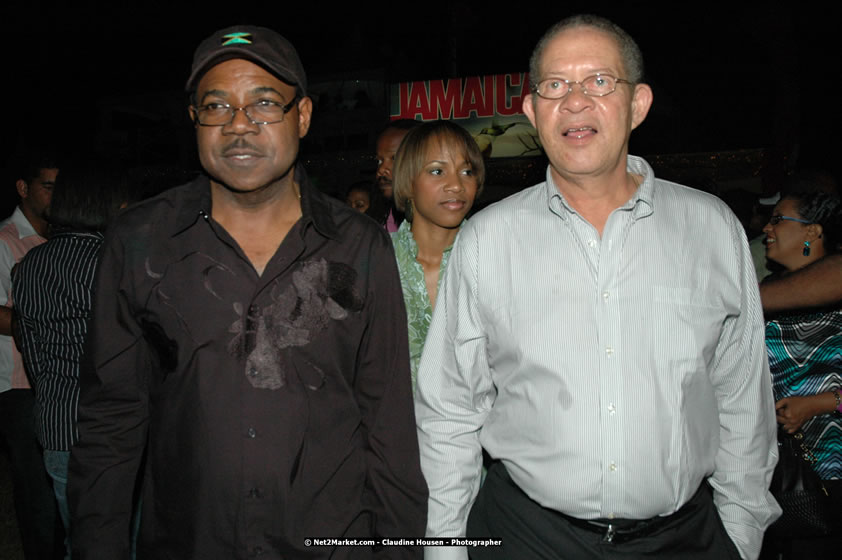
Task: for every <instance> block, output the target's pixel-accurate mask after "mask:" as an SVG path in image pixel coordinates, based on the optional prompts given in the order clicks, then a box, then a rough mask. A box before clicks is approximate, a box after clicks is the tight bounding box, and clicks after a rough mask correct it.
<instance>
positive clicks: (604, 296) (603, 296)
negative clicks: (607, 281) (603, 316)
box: [602, 292, 611, 301]
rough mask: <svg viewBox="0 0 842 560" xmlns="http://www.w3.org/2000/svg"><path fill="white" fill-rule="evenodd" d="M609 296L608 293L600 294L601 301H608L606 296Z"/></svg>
mask: <svg viewBox="0 0 842 560" xmlns="http://www.w3.org/2000/svg"><path fill="white" fill-rule="evenodd" d="M610 295H611V294H609V293H608V292H602V299H604V300H605V301H608V296H610Z"/></svg>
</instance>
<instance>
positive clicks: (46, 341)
mask: <svg viewBox="0 0 842 560" xmlns="http://www.w3.org/2000/svg"><path fill="white" fill-rule="evenodd" d="M102 239H103V237H102V234H101V233H81V232H78V233H77V232H74V233H58V234H56V235H53V236H52V237H51V238H50V239H49V240H48V241H47V242H46V243H45V244H43V245H40V246H38V247H35V248H34V249H32V250H31V251H30V252H29V253H28V254H27V255H26V257H24V259H23V260H22V261H21V262H20V263H19V264H18V266H17V267H16V268H15V270H14V274H13V278H12V280H13V288H12V289H13V290H14V298H15V311H16V313H17V316H18V329H19V331H20V338H21V354H22V355H23V362H24V366H25V367H26V372H27V375H29V378H30V379H31V380H32V384H33V387H34V389H35V398H36V403H37V406H36V422H37V433H38V441H40V442H41V445H42V446H43V447H44V448H45V449H53V450H59V451H68V450H70V447H71V446H72V445H73V443H75V441H76V439H77V438H78V435H77V430H76V407H77V404H78V401H79V366H80V362H81V359H82V352H83V347H84V344H85V338H86V336H87V333H88V321H89V319H90V315H91V297H92V294H93V284H94V271H95V270H96V265H97V262H98V258H99V248H100V246H101V245H102Z"/></svg>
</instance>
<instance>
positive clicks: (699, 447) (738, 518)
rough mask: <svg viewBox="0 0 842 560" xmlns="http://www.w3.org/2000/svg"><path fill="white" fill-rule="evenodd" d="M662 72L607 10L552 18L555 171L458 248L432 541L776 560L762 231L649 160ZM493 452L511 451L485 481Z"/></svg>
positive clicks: (494, 211)
mask: <svg viewBox="0 0 842 560" xmlns="http://www.w3.org/2000/svg"><path fill="white" fill-rule="evenodd" d="M642 73H643V67H642V59H641V56H640V51H639V49H638V47H637V45H636V44H635V42H634V41H633V40H632V39H631V37H629V36H628V35H627V34H626V33H625V32H624V31H623V30H622V29H620V28H619V27H617V26H616V25H614V24H613V23H611V22H609V21H607V20H604V19H601V18H597V17H594V16H574V17H572V18H568V19H567V20H564V21H562V22H560V23H559V24H557V25H556V26H554V27H553V28H551V29H550V30H549V31H548V32H547V33H546V35H545V36H544V38H542V40H541V41H540V42H539V43H538V46H537V47H536V49H535V51H534V53H533V56H532V60H531V63H530V79H531V80H532V84H533V88H532V91H533V94H532V96H530V97H529V98H526V99H525V100H524V112H525V113H526V115H527V116H528V117H529V119H530V121H531V122H532V124H533V125H534V126H535V128H536V129H537V131H538V134H539V137H540V139H541V142H542V144H543V147H544V149H545V151H546V153H547V156H548V158H549V161H550V165H549V168H548V171H547V179H546V182H545V183H542V184H539V185H536V186H534V187H532V188H529V189H526V190H524V191H522V192H521V193H519V194H516V195H514V196H512V197H510V198H508V199H506V200H504V201H502V202H500V203H498V204H495V205H493V206H491V207H489V208H488V209H486V210H485V211H483V212H480V213H479V214H477V215H476V216H475V217H474V218H473V219H472V220H471V221H470V222H469V223H468V225H467V226H465V227H464V228H463V230H462V231H461V232H460V234H459V238H458V239H457V241H456V244H455V246H454V248H453V253H452V255H451V260H450V265H449V268H448V271H447V274H446V276H445V278H444V280H443V283H442V288H441V290H440V292H439V300H438V304H437V306H436V312H435V314H434V317H433V321H432V325H431V327H430V331H429V334H428V337H427V342H426V345H425V349H424V354H423V356H422V359H421V366H420V371H419V374H418V392H417V395H416V415H417V421H418V433H419V440H420V444H421V463H422V469H423V471H424V475H425V478H426V480H427V483H428V486H429V490H430V502H429V509H428V511H429V514H428V525H427V535H428V536H436V537H454V536H462V535H467V537H468V538H469V539H472V538H481V537H490V538H494V539H500V540H502V542H503V545H502V547H497V548H495V547H476V548H472V549H470V556H471V557H472V558H479V559H485V558H494V559H503V558H518V559H519V560H531V559H560V558H563V559H565V560H569V559H576V560H579V559H582V560H584V559H591V558H606V559H613V558H623V559H630V558H643V557H646V558H653V557H656V558H672V559H682V560H690V559H708V558H732V559H736V558H741V557H742V558H744V559H754V558H756V557H757V556H758V554H759V550H760V546H761V541H762V537H763V532H764V530H765V528H766V527H767V526H768V525H769V524H770V523H771V522H772V521H773V520H774V519H775V518H776V517H777V515H778V513H779V511H780V510H779V509H778V506H777V504H776V503H775V502H774V500H773V498H772V497H771V495H770V494H769V492H768V490H767V489H768V486H769V481H770V479H771V475H772V471H773V469H774V465H775V463H776V460H777V454H776V448H775V418H774V407H773V402H772V393H771V386H770V378H769V370H768V365H767V363H766V357H765V347H764V338H763V322H762V315H761V310H760V305H759V298H758V292H757V283H756V279H755V277H754V269H753V267H752V264H751V259H750V254H749V251H748V246H747V243H746V239H745V235H744V233H743V231H742V228H741V226H740V223H739V222H738V221H737V219H736V218H735V217H734V215H733V214H732V213H731V212H730V210H729V209H728V208H727V206H726V205H725V204H724V203H722V202H721V201H719V200H718V199H716V198H715V197H712V196H710V195H707V194H705V193H702V192H698V191H695V190H693V189H689V188H687V187H683V186H681V185H676V184H674V183H669V182H667V181H662V180H659V179H656V178H655V177H654V174H653V171H652V168H651V167H650V166H649V165H648V164H647V163H646V162H645V161H644V160H643V159H641V158H637V157H633V156H629V155H628V141H629V136H630V134H631V131H632V130H633V129H634V128H635V127H637V126H638V125H639V124H640V123H641V122H643V120H644V118H645V117H646V115H647V112H648V110H649V107H650V105H651V103H652V91H651V89H650V88H649V87H648V86H647V85H646V84H644V83H642V81H641V80H642ZM482 448H485V449H486V450H487V451H488V453H489V454H490V456H491V457H492V458H493V459H495V461H496V462H495V463H494V464H493V465H492V466H491V468H490V469H489V472H488V476H487V478H486V480H485V483H484V484H483V486H482V488H480V472H481V466H482V460H481V449H482ZM467 553H468V551H467V550H466V549H464V548H461V549H460V548H455V547H454V548H444V547H442V548H429V549H428V550H427V551H426V557H427V558H466V557H467V555H468V554H467Z"/></svg>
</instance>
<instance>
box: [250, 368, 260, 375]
mask: <svg viewBox="0 0 842 560" xmlns="http://www.w3.org/2000/svg"><path fill="white" fill-rule="evenodd" d="M257 373H258V372H257V368H249V377H257Z"/></svg>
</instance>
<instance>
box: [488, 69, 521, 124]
mask: <svg viewBox="0 0 842 560" xmlns="http://www.w3.org/2000/svg"><path fill="white" fill-rule="evenodd" d="M495 78H496V84H495V90H496V91H495V94H496V99H497V104H496V107H495V108H496V110H497V114H498V115H502V116H505V117H508V116H511V115H517V114H520V113H523V109H522V105H523V100H522V98H521V96H519V95H513V96H511V97H509V85H511V86H512V87H515V86H518V85H520V82H521V75H520V74H497V75H496V76H495Z"/></svg>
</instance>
